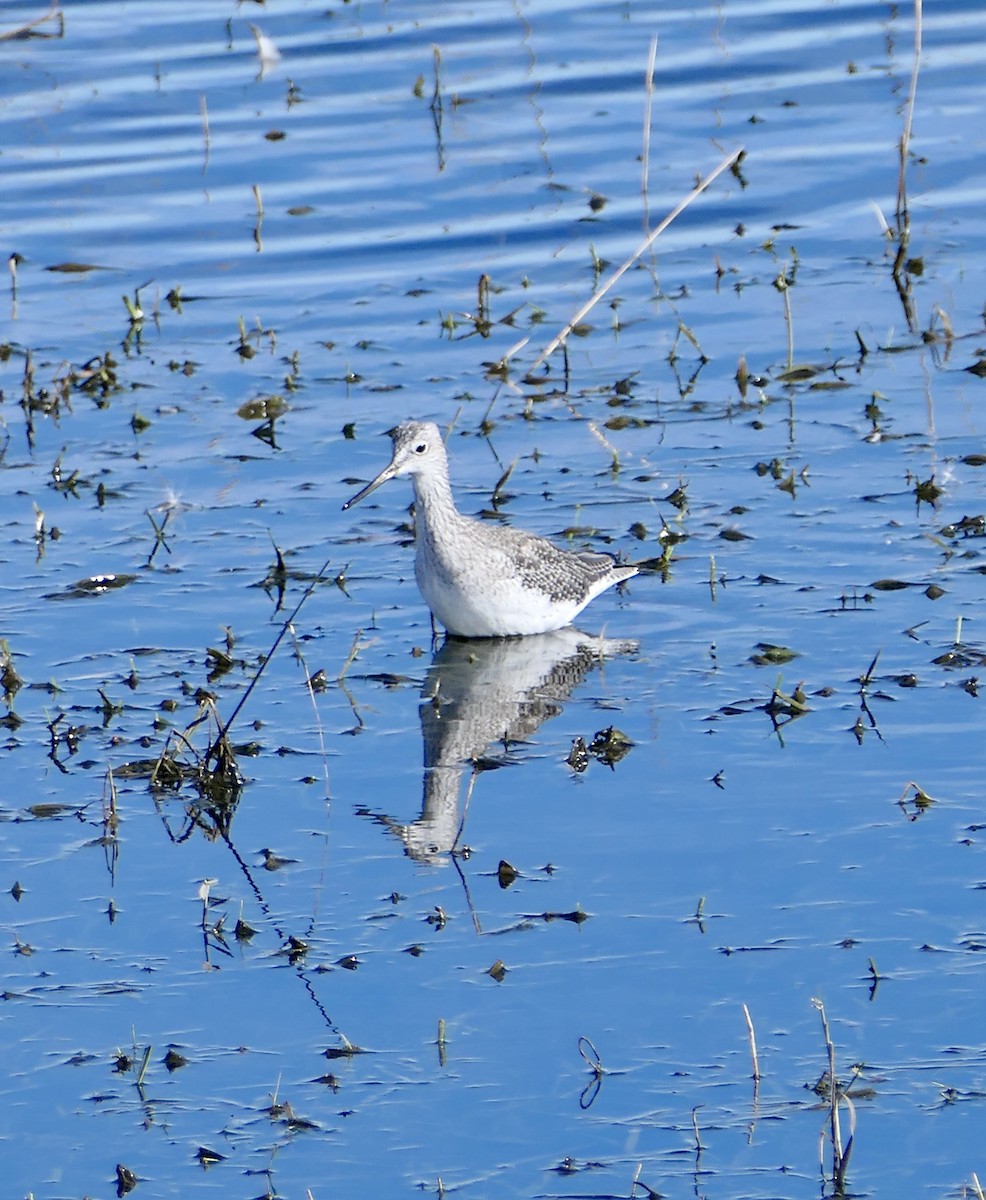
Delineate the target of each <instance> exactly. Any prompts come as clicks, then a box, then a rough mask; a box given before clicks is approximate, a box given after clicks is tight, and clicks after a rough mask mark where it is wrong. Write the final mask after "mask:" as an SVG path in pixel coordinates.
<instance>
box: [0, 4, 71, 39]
mask: <svg viewBox="0 0 986 1200" xmlns="http://www.w3.org/2000/svg"><path fill="white" fill-rule="evenodd" d="M52 17H58V19H59V21H60V23H61V25H62V30H63V32H64V28H65V18H64V16H63V15H62V13H61V11H60V9H59V7H58V0H51V4H49V6H48V11H47V12H45V13H42V15H41V16H40V17H35V18H34V20H33V21H28V23H27V24H26V25H19V26H18V27H17V28H16V29H10V30H8V31H7V32H6V33H0V42H9V41H13V40H14V39H15V38H21V37H24V35H25V34H28V33H30V32H31V30H32V29H37V27H38V26H39V25H43V24H44V23H45V21H50V20H51V18H52ZM39 36H41V37H51V36H52V35H51V34H48V33H46V34H40V35H39ZM59 36H61V35H59Z"/></svg>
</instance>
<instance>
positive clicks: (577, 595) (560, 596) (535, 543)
mask: <svg viewBox="0 0 986 1200" xmlns="http://www.w3.org/2000/svg"><path fill="white" fill-rule="evenodd" d="M501 532H511V533H512V532H514V531H513V530H510V531H507V530H501ZM517 533H518V536H517V539H516V542H515V544H514V545H513V546H511V547H510V550H511V556H512V557H513V560H514V563H515V569H516V572H517V577H518V578H519V579H520V582H521V584H522V585H523V586H524V587H525V588H530V590H531V591H536V592H542V593H543V594H544V595H546V596H548V597H549V599H550V600H551V602H552V603H554V604H560V603H562V602H570V603H573V604H578V603H580V602H581V601H583V600H585V599H586V598H587V597H588V596H589V594H590V593H591V591H592V587H593V584H596V583H599V582H600V581H601V580H603V579H606V578H608V577H609V576H610V575H611V572H612V571H613V568H614V567H615V565H616V560H615V559H614V558H613V557H612V556H611V555H609V554H596V553H595V552H593V551H591V550H577V551H572V550H560V549H559V548H558V547H557V546H555V545H553V544H552V543H551V542H549V541H547V540H545V539H544V538H534V537H531V536H530V535H529V534H524V533H521V532H520V531H517ZM511 540H513V539H511Z"/></svg>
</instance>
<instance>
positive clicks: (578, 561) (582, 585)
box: [343, 421, 637, 638]
mask: <svg viewBox="0 0 986 1200" xmlns="http://www.w3.org/2000/svg"><path fill="white" fill-rule="evenodd" d="M391 437H392V438H393V442H394V454H393V457H392V458H391V460H390V463H389V464H388V465H387V466H386V467H384V469H383V470H382V471H381V472H380V474H379V475H378V476H377V477H376V479H374V480H373V481H372V482H371V483H368V484H367V485H366V487H365V488H363V490H362V491H361V492H357V493H356V495H355V496H353V498H352V499H351V500H349V501H348V502H347V503H346V504H344V505H343V508H344V509H346V508H349V507H350V506H351V505H353V504H356V503H357V502H358V501H360V500H362V499H363V497H364V496H368V495H369V494H370V492H372V491H373V490H374V489H375V488H378V487H379V486H380V485H381V484H382V483H386V482H387V480H388V479H395V478H397V476H399V475H410V476H411V482H412V483H413V484H414V498H415V555H414V574H415V577H416V578H417V581H418V588H419V589H420V591H421V595H422V596H423V597H424V598H425V602H426V603H427V605H428V607H429V608H430V609H431V611H432V613H433V615H434V616H435V617H437V618H438V620H439V621H441V623H442V624H443V625H444V626H445V628H446V630H447V631H448V632H449V633H451V634H455V635H456V636H457V637H466V638H480V637H515V636H519V635H526V634H532V633H548V632H550V631H551V630H553V629H561V628H563V627H564V626H565V625H568V624H569V623H570V622H571V621H573V620H574V619H575V617H576V616H577V615H578V614H579V613H580V612H581V611H582V609H583V608H585V606H586V605H587V604H588V603H589V601H590V600H592V599H593V597H595V596H598V595H599V593H600V592H602V591H605V589H606V588H608V587H611V586H612V585H613V584H614V583H621V582H622V581H623V580H624V579H629V578H630V577H631V575H636V574H637V568H636V567H632V566H621V565H620V564H619V563H618V562H617V561H616V559H615V558H613V556H612V555H610V554H597V553H595V552H593V551H591V550H561V549H559V548H558V547H557V546H555V545H554V544H553V543H552V542H549V541H548V540H547V538H543V537H537V536H536V535H535V534H533V533H525V532H524V531H523V530H520V529H511V528H509V527H507V526H502V525H488V524H486V523H484V522H483V521H477V520H475V519H474V518H473V517H466V516H463V515H462V513H460V512H459V510H458V509H457V508H456V507H455V501H454V500H453V499H452V488H451V485H450V483H449V474H448V456H447V455H446V453H445V445H444V443H443V442H442V435H441V433H440V432H439V430H438V426H437V425H433V424H432V423H431V422H430V421H408V422H406V423H405V424H403V425H398V426H397V428H396V429H394V430H392V432H391Z"/></svg>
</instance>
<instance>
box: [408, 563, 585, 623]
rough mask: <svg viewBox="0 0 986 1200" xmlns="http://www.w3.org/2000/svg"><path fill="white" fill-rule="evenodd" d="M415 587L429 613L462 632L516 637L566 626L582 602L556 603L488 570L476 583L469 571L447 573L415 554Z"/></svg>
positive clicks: (556, 601) (578, 610)
mask: <svg viewBox="0 0 986 1200" xmlns="http://www.w3.org/2000/svg"><path fill="white" fill-rule="evenodd" d="M414 567H415V576H416V577H417V581H418V587H419V589H420V591H421V595H422V596H423V597H424V599H425V602H426V603H427V605H428V607H429V608H430V609H431V611H432V613H433V614H434V615H435V616H436V617H437V618H438V620H439V621H441V623H442V624H443V625H444V626H445V628H446V629H447V630H448V632H449V633H454V634H458V635H459V636H460V637H515V636H522V635H528V634H533V633H548V632H550V631H551V630H554V629H562V628H563V627H564V626H565V625H568V624H569V623H570V622H571V621H572V620H573V619H574V617H575V616H576V614H577V613H579V612H580V611H581V609H582V608H583V607H584V605H583V604H578V603H575V602H570V603H564V602H563V603H559V601H558V600H557V599H552V597H550V596H549V595H547V593H545V592H541V591H539V590H537V589H535V588H527V587H524V586H523V585H522V584H521V583H520V582H519V581H518V580H517V579H516V578H509V577H507V578H504V577H500V576H498V575H497V574H496V572H491V573H490V574H488V575H485V577H484V579H483V580H482V581H481V582H479V583H477V581H475V580H471V579H470V578H469V574H468V572H466V573H462V572H457V573H456V574H454V575H453V574H451V573H448V572H446V571H441V570H435V569H434V566H433V565H428V566H426V565H425V564H424V563H423V562H422V558H421V556H420V555H418V556H416V558H415V564H414Z"/></svg>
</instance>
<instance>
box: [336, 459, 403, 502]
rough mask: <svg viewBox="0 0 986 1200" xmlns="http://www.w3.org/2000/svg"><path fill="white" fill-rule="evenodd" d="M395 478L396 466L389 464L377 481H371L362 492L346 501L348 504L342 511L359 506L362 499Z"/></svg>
mask: <svg viewBox="0 0 986 1200" xmlns="http://www.w3.org/2000/svg"><path fill="white" fill-rule="evenodd" d="M393 477H394V464H393V463H389V464H388V465H387V466H386V467H384V469H383V470H382V471H381V472H380V474H379V475H378V476H377V477H376V479H371V480H370V482H369V483H368V484H367V485H366V487H365V488H363V490H362V491H360V492H357V493H356V495H355V496H353V498H352V499H351V500H347V501H346V503H345V504H344V505H343V506H342V511H343V512H345V511H346V509H347V508H352V507H353V505H354V504H359V502H360V501H361V500H362V499H364V498H365V497H366V496H369V494H370V492H375V491H376V490H377V488H378V487H379V486H380V485H381V483H386V482H387V480H388V479H393Z"/></svg>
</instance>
